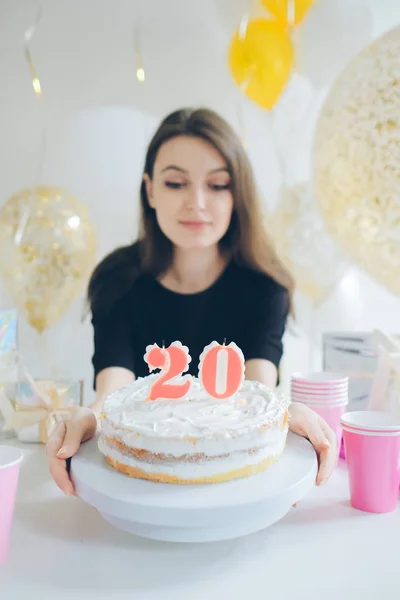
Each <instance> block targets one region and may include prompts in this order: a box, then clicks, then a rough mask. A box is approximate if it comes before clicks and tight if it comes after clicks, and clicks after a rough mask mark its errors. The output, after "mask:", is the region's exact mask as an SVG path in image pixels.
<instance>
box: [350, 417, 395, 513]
mask: <svg viewBox="0 0 400 600" xmlns="http://www.w3.org/2000/svg"><path fill="white" fill-rule="evenodd" d="M341 423H342V428H343V439H344V446H345V451H346V461H347V467H348V473H349V483H350V497H351V504H352V506H354V508H357V509H358V510H362V511H364V512H370V513H388V512H392V511H394V510H395V509H396V508H397V503H398V494H399V485H400V417H397V416H396V415H394V414H392V413H385V412H380V411H356V412H350V413H345V414H344V415H343V416H342V418H341Z"/></svg>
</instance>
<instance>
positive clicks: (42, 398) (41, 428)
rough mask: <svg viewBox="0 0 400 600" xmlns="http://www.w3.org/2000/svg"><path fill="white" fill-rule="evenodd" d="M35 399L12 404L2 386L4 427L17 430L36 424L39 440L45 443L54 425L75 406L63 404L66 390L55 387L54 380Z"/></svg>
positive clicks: (0, 391) (1, 399)
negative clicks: (36, 402) (34, 402)
mask: <svg viewBox="0 0 400 600" xmlns="http://www.w3.org/2000/svg"><path fill="white" fill-rule="evenodd" d="M49 399H50V402H49ZM37 400H38V404H36V405H32V404H28V403H26V401H25V403H24V401H22V402H15V403H14V405H13V404H12V402H11V401H10V399H9V398H8V397H7V395H6V393H5V390H4V387H3V388H1V389H0V411H1V412H2V413H3V416H4V418H5V424H4V429H5V430H7V429H8V430H9V429H12V430H14V431H16V432H19V431H21V430H22V429H24V428H25V427H32V426H33V425H37V426H38V436H39V441H40V442H42V443H44V444H45V443H47V440H48V438H49V436H50V435H51V433H52V431H53V429H54V427H55V426H56V425H57V424H58V423H60V422H62V421H63V420H64V419H65V418H66V417H68V416H70V415H71V413H72V411H73V410H74V409H75V407H76V406H75V405H71V406H65V401H66V390H60V389H57V386H56V384H55V383H54V382H52V383H50V384H49V387H48V388H47V390H45V391H44V390H43V392H42V393H41V395H37Z"/></svg>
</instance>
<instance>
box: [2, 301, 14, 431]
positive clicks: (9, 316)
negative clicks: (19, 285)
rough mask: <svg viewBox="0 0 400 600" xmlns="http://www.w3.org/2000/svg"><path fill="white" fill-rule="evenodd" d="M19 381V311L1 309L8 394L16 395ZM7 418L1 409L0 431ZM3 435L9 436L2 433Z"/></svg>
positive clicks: (3, 357)
mask: <svg viewBox="0 0 400 600" xmlns="http://www.w3.org/2000/svg"><path fill="white" fill-rule="evenodd" d="M17 382H18V312H17V310H16V309H14V308H13V309H8V310H0V385H2V386H3V387H7V395H8V396H9V397H15V396H16V391H17V388H16V386H17ZM4 422H5V418H4V415H3V414H2V412H1V410H0V432H2V431H3V429H4ZM1 437H9V434H7V435H4V434H2V436H1Z"/></svg>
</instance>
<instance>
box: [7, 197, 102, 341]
mask: <svg viewBox="0 0 400 600" xmlns="http://www.w3.org/2000/svg"><path fill="white" fill-rule="evenodd" d="M95 256H96V236H95V232H94V229H93V226H92V224H91V222H90V219H89V217H88V214H87V211H86V209H85V207H84V206H83V205H82V204H81V203H80V202H78V200H76V199H75V198H74V197H72V196H70V195H69V194H68V193H66V192H65V191H64V190H61V189H56V188H53V187H38V188H36V189H35V190H33V191H31V190H23V191H21V192H18V193H17V194H15V195H14V196H12V197H11V198H10V199H9V200H8V201H7V202H6V203H5V204H4V206H3V207H2V208H1V209H0V277H2V278H3V279H4V283H5V287H6V289H7V290H8V291H9V292H10V294H11V296H12V299H13V302H14V303H15V306H16V307H17V308H18V309H19V310H20V311H21V314H22V315H23V316H24V317H25V318H26V319H27V321H28V322H29V323H30V324H31V325H32V327H34V328H35V329H36V330H37V331H39V332H42V331H44V330H45V329H47V328H48V327H50V326H52V325H53V324H55V323H56V322H57V321H59V319H60V318H61V317H62V315H63V314H64V312H65V311H66V310H67V308H68V307H69V306H70V304H71V303H72V301H73V300H74V299H75V298H76V297H77V296H78V295H79V293H80V292H81V291H82V288H83V286H84V284H85V283H86V281H87V277H88V275H89V272H90V270H91V268H92V267H93V265H94V262H95Z"/></svg>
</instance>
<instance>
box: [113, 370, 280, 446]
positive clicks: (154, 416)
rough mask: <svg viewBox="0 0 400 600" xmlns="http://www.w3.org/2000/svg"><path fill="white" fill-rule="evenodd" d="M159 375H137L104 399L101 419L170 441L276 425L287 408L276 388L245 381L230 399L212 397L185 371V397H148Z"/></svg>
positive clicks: (249, 430) (120, 427) (232, 435)
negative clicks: (187, 382) (188, 385)
mask: <svg viewBox="0 0 400 600" xmlns="http://www.w3.org/2000/svg"><path fill="white" fill-rule="evenodd" d="M158 377H159V374H154V375H149V376H147V377H143V378H139V379H137V380H136V381H135V382H133V383H132V384H130V385H129V386H127V387H125V388H123V389H121V390H118V391H117V392H114V393H113V394H111V395H109V396H108V397H107V398H106V400H105V402H104V407H103V413H104V417H105V418H106V419H107V420H108V422H109V423H110V424H112V426H113V427H114V428H116V429H122V430H134V431H135V432H138V433H142V434H144V435H152V434H153V435H154V434H155V435H157V436H160V437H166V438H175V439H176V438H184V437H195V438H197V437H202V438H204V437H213V436H214V435H218V436H221V435H222V436H225V437H227V438H230V437H232V438H235V437H236V436H238V435H242V434H245V433H250V432H251V431H252V430H253V429H254V428H258V427H260V426H263V425H266V426H270V425H274V424H276V425H278V424H280V423H281V422H282V419H283V417H284V414H285V411H286V409H287V407H288V401H287V400H286V399H285V398H284V397H283V396H281V395H280V394H279V393H277V392H276V391H273V390H271V389H269V388H267V387H266V386H264V385H263V384H261V383H259V382H256V381H247V380H246V381H244V382H243V385H242V387H241V389H240V390H239V391H238V392H237V394H236V395H235V396H233V397H232V398H228V399H227V400H215V399H214V398H211V397H210V396H208V394H207V393H206V392H205V391H204V389H203V388H202V387H201V385H200V382H199V380H198V379H197V377H193V376H190V375H188V376H186V377H188V378H189V379H190V380H191V389H190V394H189V396H188V397H186V398H183V399H180V400H170V399H157V400H150V401H148V400H146V399H147V397H148V392H149V387H150V385H151V384H152V383H153V382H154V381H155V380H156V379H157V378H158Z"/></svg>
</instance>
